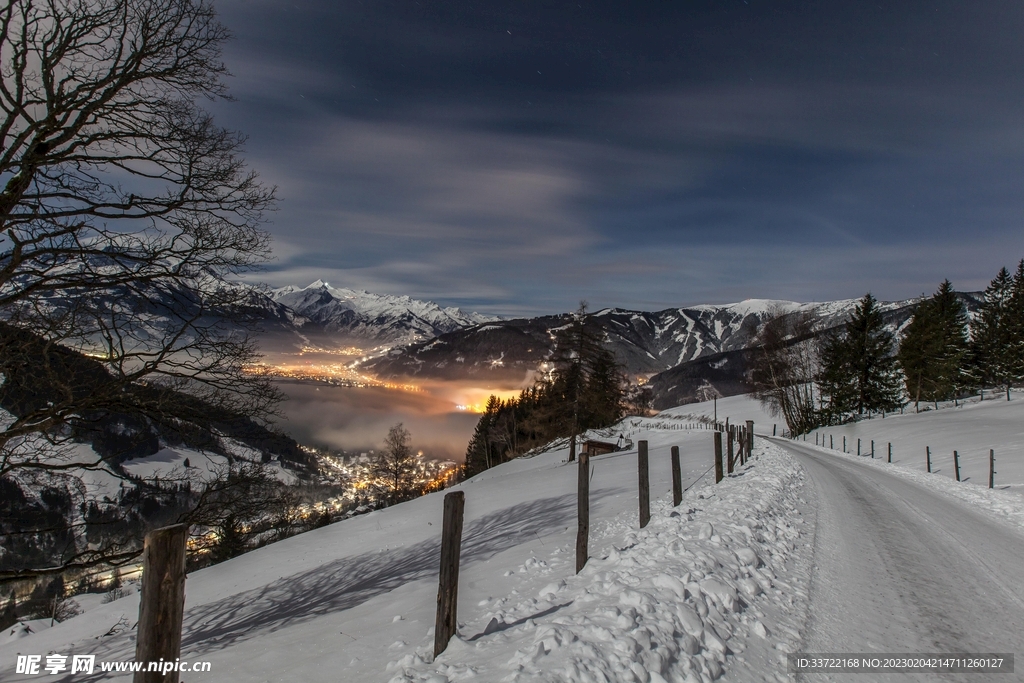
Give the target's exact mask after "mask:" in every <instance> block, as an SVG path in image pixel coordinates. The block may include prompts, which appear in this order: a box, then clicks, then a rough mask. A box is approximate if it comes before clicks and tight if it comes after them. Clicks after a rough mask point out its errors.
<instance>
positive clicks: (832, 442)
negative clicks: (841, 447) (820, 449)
mask: <svg viewBox="0 0 1024 683" xmlns="http://www.w3.org/2000/svg"><path fill="white" fill-rule="evenodd" d="M828 447H829V448H831V449H832V450H835V449H836V444H835V442H834V441H832V435H831V434H829V435H828Z"/></svg>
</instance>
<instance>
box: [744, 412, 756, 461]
mask: <svg viewBox="0 0 1024 683" xmlns="http://www.w3.org/2000/svg"><path fill="white" fill-rule="evenodd" d="M746 436H747V438H746V442H747V448H746V452H747V458H749V457H750V455H751V453H753V452H754V421H753V420H747V434H746Z"/></svg>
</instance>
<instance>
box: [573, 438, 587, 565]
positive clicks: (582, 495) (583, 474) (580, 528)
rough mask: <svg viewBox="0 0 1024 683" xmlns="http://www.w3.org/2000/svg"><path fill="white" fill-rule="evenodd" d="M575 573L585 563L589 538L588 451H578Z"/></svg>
mask: <svg viewBox="0 0 1024 683" xmlns="http://www.w3.org/2000/svg"><path fill="white" fill-rule="evenodd" d="M576 517H577V526H576V573H577V574H579V573H580V570H581V569H583V565H585V564H586V563H587V557H588V553H589V551H588V548H587V545H588V541H589V538H590V453H589V452H587V451H581V452H580V464H579V473H578V476H577V486H576Z"/></svg>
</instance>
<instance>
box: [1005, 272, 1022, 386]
mask: <svg viewBox="0 0 1024 683" xmlns="http://www.w3.org/2000/svg"><path fill="white" fill-rule="evenodd" d="M1005 363H1006V400H1010V385H1011V384H1020V383H1021V382H1024V259H1021V261H1020V263H1018V264H1017V272H1016V273H1014V275H1013V285H1012V286H1011V287H1010V297H1009V301H1008V305H1007V311H1006V360H1005Z"/></svg>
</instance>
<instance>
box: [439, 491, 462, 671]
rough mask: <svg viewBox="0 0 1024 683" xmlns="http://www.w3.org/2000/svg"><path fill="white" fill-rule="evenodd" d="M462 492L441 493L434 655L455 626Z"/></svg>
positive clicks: (446, 643) (457, 611)
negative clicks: (441, 514) (442, 509)
mask: <svg viewBox="0 0 1024 683" xmlns="http://www.w3.org/2000/svg"><path fill="white" fill-rule="evenodd" d="M465 509H466V494H465V493H464V492H462V491H452V492H451V493H449V494H446V495H445V497H444V518H443V520H442V522H441V573H440V578H439V579H438V587H437V619H436V620H435V622H434V656H435V657H437V656H438V655H439V654H441V653H442V652H444V651H445V648H447V647H448V641H449V640H451V639H452V636H454V635H455V632H456V631H458V629H459V620H458V619H459V556H460V555H461V554H462V514H463V512H464V511H465Z"/></svg>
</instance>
